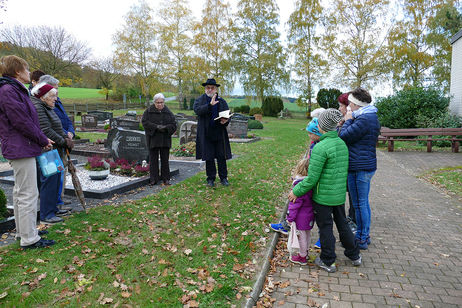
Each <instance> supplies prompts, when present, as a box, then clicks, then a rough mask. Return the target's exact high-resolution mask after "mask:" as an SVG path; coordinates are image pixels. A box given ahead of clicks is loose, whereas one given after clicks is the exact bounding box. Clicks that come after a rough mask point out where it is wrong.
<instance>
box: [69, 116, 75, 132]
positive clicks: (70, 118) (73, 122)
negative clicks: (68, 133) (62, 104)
mask: <svg viewBox="0 0 462 308" xmlns="http://www.w3.org/2000/svg"><path fill="white" fill-rule="evenodd" d="M68 117H69V120H71V122H72V127H73V128H74V130H75V117H74V116H73V115H68Z"/></svg>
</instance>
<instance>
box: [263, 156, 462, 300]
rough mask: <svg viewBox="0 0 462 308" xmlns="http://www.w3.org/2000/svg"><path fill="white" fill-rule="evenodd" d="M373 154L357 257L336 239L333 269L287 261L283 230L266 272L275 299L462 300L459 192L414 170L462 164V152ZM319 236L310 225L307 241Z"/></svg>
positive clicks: (461, 212)
mask: <svg viewBox="0 0 462 308" xmlns="http://www.w3.org/2000/svg"><path fill="white" fill-rule="evenodd" d="M377 158H378V170H377V172H376V174H375V176H374V177H373V179H372V185H371V196H370V199H371V208H372V224H371V240H372V243H371V245H370V246H369V249H368V250H365V251H362V252H361V254H362V258H363V265H362V266H360V267H353V266H352V265H351V262H349V260H348V258H347V257H345V256H344V255H343V248H342V247H341V246H340V243H337V246H336V253H337V262H336V263H337V267H338V270H337V272H335V273H327V272H325V271H323V270H319V269H318V268H317V267H315V266H314V265H312V264H311V265H310V266H300V265H293V264H291V263H290V262H288V253H287V251H284V250H285V249H286V248H285V241H286V240H287V238H286V237H282V238H281V239H280V243H279V245H278V247H279V249H278V250H277V251H276V252H275V258H274V259H273V261H272V265H273V266H274V267H273V268H274V269H275V270H274V271H273V272H270V273H269V274H268V276H267V279H268V280H270V281H271V285H272V288H269V289H270V290H271V289H272V290H273V292H272V293H270V296H271V297H272V298H273V299H274V300H275V301H274V303H273V307H296V308H298V307H462V200H461V199H460V198H457V197H454V196H451V195H448V194H446V193H445V192H444V191H443V190H442V189H439V188H436V187H435V186H433V185H431V184H429V183H428V182H425V181H424V180H422V179H419V178H418V177H417V175H420V174H422V173H423V172H425V171H427V170H430V169H434V168H441V167H447V166H460V165H462V153H422V152H394V153H388V152H384V151H378V153H377ZM347 208H348V207H347ZM334 229H335V228H334ZM335 234H336V238H337V239H338V234H337V233H336V231H335ZM317 239H318V230H317V228H316V227H315V229H313V232H312V239H311V243H312V245H313V244H314V243H315V242H316V240H317ZM317 254H318V252H315V251H312V252H311V253H310V255H317ZM266 290H267V291H268V286H266ZM325 304H327V305H325Z"/></svg>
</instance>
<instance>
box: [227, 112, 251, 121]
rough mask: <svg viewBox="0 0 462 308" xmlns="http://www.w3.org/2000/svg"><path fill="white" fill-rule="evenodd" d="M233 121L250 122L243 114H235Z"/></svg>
mask: <svg viewBox="0 0 462 308" xmlns="http://www.w3.org/2000/svg"><path fill="white" fill-rule="evenodd" d="M231 119H234V120H240V121H248V120H249V117H248V116H246V115H243V114H241V113H234V114H233V116H232V117H231Z"/></svg>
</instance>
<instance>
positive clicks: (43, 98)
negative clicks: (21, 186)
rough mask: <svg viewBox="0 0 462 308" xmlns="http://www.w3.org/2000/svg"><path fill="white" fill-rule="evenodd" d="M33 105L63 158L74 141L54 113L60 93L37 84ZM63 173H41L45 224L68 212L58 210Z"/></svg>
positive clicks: (45, 85)
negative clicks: (65, 151)
mask: <svg viewBox="0 0 462 308" xmlns="http://www.w3.org/2000/svg"><path fill="white" fill-rule="evenodd" d="M31 94H32V95H33V96H32V97H31V100H32V103H33V104H34V106H35V109H37V114H38V118H39V122H40V128H41V129H42V131H43V133H44V134H45V136H47V137H48V138H50V139H51V140H53V141H54V148H55V149H57V150H58V153H59V156H60V157H61V159H62V157H63V155H64V150H65V149H66V148H69V149H72V147H73V142H72V140H71V139H70V138H69V137H68V136H67V135H66V134H65V133H64V130H63V126H62V125H61V120H60V119H59V117H58V116H57V115H56V113H55V112H54V111H53V108H54V107H55V101H56V99H57V98H58V91H57V90H56V89H55V88H53V86H51V85H49V84H47V83H39V84H37V85H36V86H35V87H34V88H33V89H32V91H31ZM60 181H61V173H56V174H54V175H51V176H48V177H45V176H43V175H42V173H41V172H40V221H41V222H42V223H44V224H54V223H58V222H61V221H63V219H62V218H61V217H58V216H57V215H63V214H66V213H67V211H66V210H60V209H58V206H57V204H58V195H60V191H59V186H60Z"/></svg>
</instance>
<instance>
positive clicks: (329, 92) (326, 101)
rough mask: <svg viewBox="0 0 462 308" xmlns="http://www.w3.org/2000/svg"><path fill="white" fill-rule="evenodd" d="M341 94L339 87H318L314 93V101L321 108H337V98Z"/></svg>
mask: <svg viewBox="0 0 462 308" xmlns="http://www.w3.org/2000/svg"><path fill="white" fill-rule="evenodd" d="M340 94H342V92H341V91H340V90H339V89H320V90H319V91H318V94H317V95H316V101H317V103H318V104H319V106H321V107H322V108H326V109H327V108H335V109H338V100H337V98H338V97H339V96H340Z"/></svg>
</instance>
